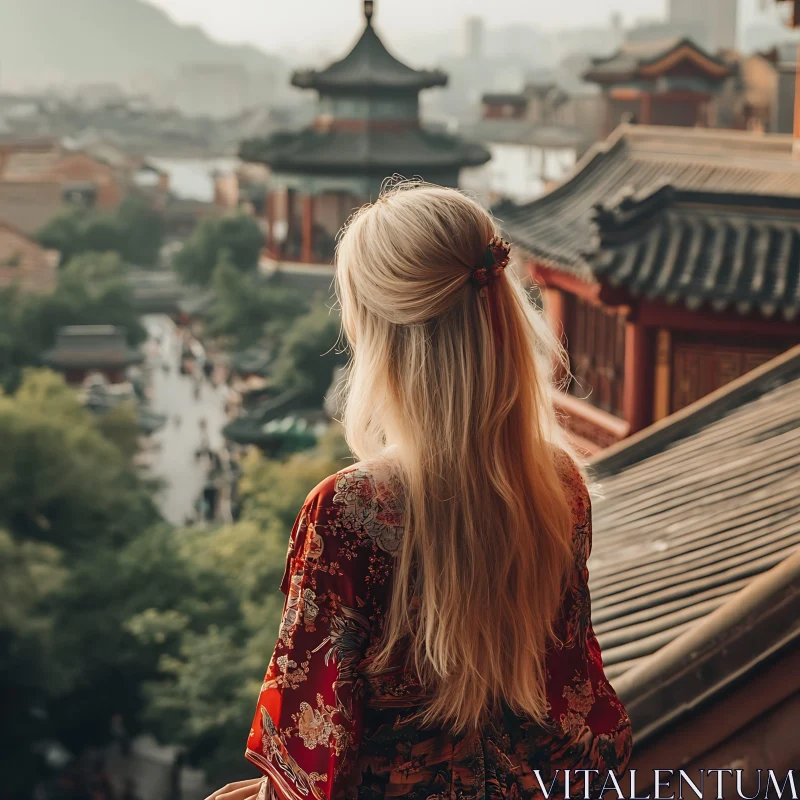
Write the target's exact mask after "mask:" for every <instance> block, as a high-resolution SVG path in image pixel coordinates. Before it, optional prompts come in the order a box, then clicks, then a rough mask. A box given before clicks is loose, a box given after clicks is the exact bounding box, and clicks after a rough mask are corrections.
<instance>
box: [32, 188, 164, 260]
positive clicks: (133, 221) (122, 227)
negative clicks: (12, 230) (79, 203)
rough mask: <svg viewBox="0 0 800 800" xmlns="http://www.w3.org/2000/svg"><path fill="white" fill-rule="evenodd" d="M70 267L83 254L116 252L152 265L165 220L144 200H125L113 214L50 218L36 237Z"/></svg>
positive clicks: (72, 213) (75, 213) (72, 211)
mask: <svg viewBox="0 0 800 800" xmlns="http://www.w3.org/2000/svg"><path fill="white" fill-rule="evenodd" d="M36 238H37V239H38V241H39V243H40V244H41V245H43V246H44V247H50V248H53V249H55V250H58V251H59V252H60V253H61V263H62V264H68V263H69V262H70V261H71V260H72V259H73V258H74V257H75V256H77V255H80V254H81V253H89V252H93V253H105V252H116V253H118V254H119V255H120V257H121V258H122V259H123V260H124V261H126V262H127V263H129V264H135V265H137V266H152V265H153V264H155V263H156V262H157V261H158V256H159V252H160V250H161V245H162V244H163V243H164V221H163V218H162V217H161V215H160V214H159V213H158V212H157V211H155V210H154V209H152V208H151V207H150V206H149V205H148V204H147V203H146V202H145V201H144V200H143V199H141V198H138V197H129V198H126V199H125V200H124V201H123V202H122V203H121V204H120V206H119V207H118V208H117V210H116V211H115V212H114V213H111V214H107V213H103V212H100V211H93V210H86V209H70V210H68V211H65V212H64V213H62V214H59V215H58V216H56V217H54V218H53V219H51V220H50V221H49V222H48V223H47V224H46V225H44V227H42V228H41V230H39V232H38V233H37V235H36Z"/></svg>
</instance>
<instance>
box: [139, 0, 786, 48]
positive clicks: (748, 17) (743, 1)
mask: <svg viewBox="0 0 800 800" xmlns="http://www.w3.org/2000/svg"><path fill="white" fill-rule="evenodd" d="M147 2H148V3H150V4H151V5H153V6H156V7H157V8H160V9H162V10H164V11H165V12H167V13H168V14H169V15H170V17H172V18H173V19H174V20H175V21H177V22H179V23H182V24H193V25H199V26H200V27H201V28H203V30H205V31H206V32H207V33H208V34H209V35H211V36H213V37H214V38H216V39H219V40H221V41H225V42H235V43H247V44H253V45H256V46H258V47H260V48H262V49H264V50H266V51H269V52H273V53H275V54H278V55H284V56H285V57H287V58H288V60H289V61H293V60H295V59H293V58H292V54H291V52H286V51H287V50H291V49H296V50H300V51H301V52H303V53H308V52H313V51H315V50H329V51H331V52H332V53H335V52H337V51H338V50H339V49H341V47H342V43H343V42H346V40H347V37H348V36H352V35H353V33H354V31H357V30H358V29H359V25H360V19H361V13H362V11H361V3H360V2H359V0H334V2H331V0H305V2H304V3H299V4H294V3H283V2H275V0H273V1H272V2H271V3H265V2H263V0H228V2H227V3H225V4H219V3H215V2H211V1H210V0H147ZM666 8H667V2H666V0H602V1H601V2H595V1H594V0H574V2H573V3H570V4H568V5H567V4H563V5H557V4H549V3H547V4H546V3H544V2H543V0H539V1H538V2H534V3H531V2H526V1H525V0H496V2H494V3H492V4H491V6H489V5H488V4H487V3H486V0H440V2H438V3H436V4H435V5H432V4H430V3H426V2H424V0H379V2H378V3H377V12H376V17H377V24H378V25H379V26H380V27H382V28H384V29H385V30H391V31H392V35H393V36H394V37H395V38H396V39H397V40H398V41H402V40H406V41H408V40H410V39H412V38H413V37H414V36H415V34H417V33H418V34H420V35H424V36H428V35H430V34H435V33H437V32H442V33H445V32H452V31H453V29H454V28H459V27H460V25H461V24H462V22H463V20H464V19H465V18H466V17H468V16H473V15H478V16H482V17H483V18H484V20H485V22H486V24H487V25H488V26H497V27H500V26H503V25H510V24H514V23H520V24H527V25H532V26H537V27H541V28H542V29H544V30H557V29H559V28H577V27H581V26H591V25H604V24H607V23H608V22H609V20H610V18H611V15H612V14H613V13H615V12H618V13H620V14H621V15H622V18H623V20H624V22H625V23H626V24H632V23H634V22H635V21H637V20H639V19H658V18H664V17H665V15H666ZM423 14H424V15H425V16H424V22H423V23H421V22H420V19H421V17H422V15H423ZM770 18H773V19H774V17H771V15H770V14H769V12H765V11H763V10H762V8H761V0H740V20H739V24H740V30H741V29H743V28H744V27H746V26H748V25H751V24H753V23H754V22H759V21H766V20H769V19H770Z"/></svg>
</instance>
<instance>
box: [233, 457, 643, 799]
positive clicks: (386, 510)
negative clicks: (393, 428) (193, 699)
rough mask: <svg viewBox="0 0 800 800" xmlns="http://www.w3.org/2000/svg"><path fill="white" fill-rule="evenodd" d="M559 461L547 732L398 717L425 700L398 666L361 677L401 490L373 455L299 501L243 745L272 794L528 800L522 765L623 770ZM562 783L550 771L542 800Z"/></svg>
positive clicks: (621, 733)
mask: <svg viewBox="0 0 800 800" xmlns="http://www.w3.org/2000/svg"><path fill="white" fill-rule="evenodd" d="M556 460H557V466H558V470H559V473H560V474H561V476H562V481H563V484H564V488H565V491H566V493H567V495H568V497H569V498H570V503H571V506H572V514H573V520H574V535H573V545H574V552H575V576H574V578H575V579H574V580H573V582H572V584H571V586H570V588H569V589H568V591H567V593H566V595H565V597H564V602H563V604H562V609H561V613H560V616H559V620H558V622H557V626H556V640H555V641H554V642H553V644H552V646H551V649H550V651H549V652H548V655H547V664H546V666H547V696H548V702H549V714H548V720H547V722H546V723H545V724H544V725H538V724H535V723H533V722H531V721H530V720H528V719H525V718H522V717H519V716H516V715H515V714H513V713H512V712H511V711H510V710H508V709H506V710H504V711H503V712H502V713H498V714H497V715H495V716H494V717H493V718H492V719H491V720H490V721H489V722H487V724H486V725H485V726H484V727H483V728H482V729H481V731H479V732H477V733H473V734H469V735H459V736H454V735H452V734H450V733H449V732H447V731H445V730H444V729H441V728H426V729H422V728H420V727H418V725H417V724H416V723H415V722H411V721H410V720H411V717H412V716H413V715H414V713H415V712H416V711H417V710H418V709H419V707H420V705H421V704H423V703H424V701H425V696H424V693H423V692H422V689H421V687H420V686H419V684H418V682H417V681H416V680H415V677H414V675H413V674H411V672H410V671H409V670H407V669H406V668H405V667H404V665H403V663H402V659H399V660H398V662H397V663H396V665H395V666H394V667H393V668H391V669H388V670H386V671H384V672H383V673H382V674H381V675H379V676H376V677H370V678H367V677H365V674H364V671H365V667H366V666H367V665H368V664H369V662H370V659H371V658H372V657H373V656H374V654H375V653H376V652H377V647H378V644H379V642H380V639H381V635H382V633H383V622H384V615H385V613H386V609H387V607H388V603H389V599H390V593H391V577H392V572H393V569H394V563H395V558H396V557H397V556H398V555H399V551H400V545H401V544H402V537H403V529H404V528H403V515H404V511H403V509H404V503H403V499H402V486H401V485H400V484H399V482H398V481H397V479H396V478H395V477H394V476H393V473H392V471H391V469H390V468H389V466H388V463H387V462H385V461H382V460H380V459H378V460H375V461H373V462H364V463H361V464H357V465H355V466H353V467H350V468H348V469H345V470H342V471H341V472H339V473H337V474H336V475H333V476H331V477H330V478H328V479H326V480H325V481H323V482H322V483H321V484H320V485H319V486H318V487H317V488H316V489H315V490H314V491H312V492H311V494H309V496H308V498H307V499H306V502H305V503H304V505H303V508H302V509H301V511H300V513H299V515H298V517H297V520H296V522H295V525H294V527H293V529H292V533H291V536H290V541H289V552H288V556H287V562H286V570H285V573H284V578H283V581H282V584H281V588H282V590H283V592H284V593H285V594H286V602H285V605H284V612H283V619H282V622H281V626H280V631H279V635H278V642H277V644H276V646H275V651H274V653H273V655H272V658H271V660H270V663H269V667H268V669H267V674H266V677H265V679H264V683H263V685H262V688H261V693H260V695H259V698H258V705H257V709H256V714H255V719H254V721H253V727H252V729H251V731H250V736H249V738H248V742H247V751H246V756H247V758H249V759H250V760H251V761H252V762H253V763H254V764H256V765H257V766H258V767H259V768H260V769H261V770H262V771H263V772H264V774H265V775H267V776H268V777H269V779H270V783H271V787H272V789H273V790H274V792H275V793H276V795H277V797H278V798H279V800H305V799H306V798H308V799H309V800H310V799H311V798H317V800H339V798H351V799H352V800H356V798H358V800H386V799H387V798H389V797H392V798H407V800H467V799H469V798H475V800H478V798H481V799H483V798H492V799H493V800H499V798H504V799H505V798H514V799H515V800H516V798H524V800H528V798H539V797H542V796H543V794H542V791H541V786H540V784H539V781H538V780H537V778H536V775H535V772H534V771H535V770H539V771H540V776H541V777H542V779H543V780H544V782H545V786H547V787H548V788H549V787H550V784H551V782H552V778H553V777H555V776H556V775H559V777H560V776H561V775H563V771H564V770H566V769H570V768H571V769H573V770H574V769H595V770H599V772H600V774H601V775H602V774H605V771H606V770H616V771H617V772H620V771H621V770H623V769H624V768H625V766H626V764H627V762H628V760H629V758H630V753H631V744H632V740H631V728H630V721H629V720H628V716H627V714H626V713H625V709H624V707H623V706H622V703H621V702H620V700H619V698H618V697H617V695H616V694H615V692H614V690H613V688H612V687H611V685H610V684H609V682H608V681H607V679H606V677H605V674H604V671H603V662H602V656H601V654H600V647H599V645H598V643H597V639H596V637H595V635H594V631H593V629H592V624H591V603H590V597H589V589H588V569H587V566H586V564H587V560H588V558H589V555H590V552H591V501H590V498H589V494H588V492H587V490H586V485H585V483H584V481H583V477H582V475H581V474H580V472H579V470H578V469H577V467H576V466H575V464H574V463H573V462H572V461H571V459H570V458H569V457H568V456H567V455H566V454H564V453H560V452H559V453H558V454H557V456H556ZM557 770H561V773H557V772H556V771H557ZM569 788H570V791H572V792H573V793H575V792H580V793H581V794H582V793H583V787H582V786H580V787H579V786H576V785H572V786H570V787H569ZM591 788H592V789H593V790H596V789H597V787H591ZM565 789H566V787H564V786H563V785H559V782H558V780H556V781H555V782H553V787H552V790H551V796H557V795H558V794H559V792H563V791H564V790H565ZM562 796H563V795H562Z"/></svg>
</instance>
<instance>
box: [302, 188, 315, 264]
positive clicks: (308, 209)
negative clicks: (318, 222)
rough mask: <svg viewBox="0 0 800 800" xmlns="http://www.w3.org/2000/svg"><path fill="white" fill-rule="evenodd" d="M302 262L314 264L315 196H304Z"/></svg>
mask: <svg viewBox="0 0 800 800" xmlns="http://www.w3.org/2000/svg"><path fill="white" fill-rule="evenodd" d="M301 253H302V255H301V261H302V262H303V263H304V264H313V263H314V196H313V195H311V194H304V195H303V245H302V251H301Z"/></svg>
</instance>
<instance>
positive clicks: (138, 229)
mask: <svg viewBox="0 0 800 800" xmlns="http://www.w3.org/2000/svg"><path fill="white" fill-rule="evenodd" d="M116 222H117V227H118V228H119V231H120V241H119V252H120V255H121V256H122V258H124V259H125V261H127V262H128V263H129V264H136V265H138V266H146V267H149V266H153V265H154V264H157V263H158V259H159V256H160V254H161V247H162V245H163V244H164V229H165V225H164V217H163V216H162V215H161V214H160V213H159V212H158V211H156V210H155V209H154V208H152V207H151V206H150V205H149V204H148V203H147V202H146V201H145V200H143V199H142V198H140V197H133V196H131V197H127V198H125V200H123V201H122V203H121V205H120V206H119V208H118V209H117V213H116Z"/></svg>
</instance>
